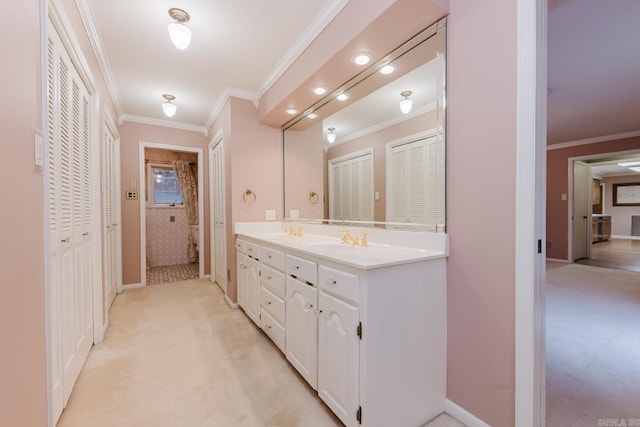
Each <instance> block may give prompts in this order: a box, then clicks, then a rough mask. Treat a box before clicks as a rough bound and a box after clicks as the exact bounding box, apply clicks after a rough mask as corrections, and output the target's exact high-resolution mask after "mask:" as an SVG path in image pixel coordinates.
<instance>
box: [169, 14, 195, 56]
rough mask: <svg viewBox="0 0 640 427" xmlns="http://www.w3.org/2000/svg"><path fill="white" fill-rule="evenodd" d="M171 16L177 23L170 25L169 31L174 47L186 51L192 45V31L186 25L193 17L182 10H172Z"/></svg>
mask: <svg viewBox="0 0 640 427" xmlns="http://www.w3.org/2000/svg"><path fill="white" fill-rule="evenodd" d="M169 16H171V18H172V19H173V20H174V21H175V22H172V23H171V24H169V26H168V27H167V30H168V31H169V37H170V38H171V41H172V42H173V44H174V46H175V47H177V48H178V49H180V50H185V49H186V48H188V47H189V44H190V43H191V30H190V29H189V27H187V26H186V25H184V23H185V22H189V19H191V17H190V16H189V14H188V13H187V12H185V11H184V10H182V9H177V8H175V7H174V8H171V9H169Z"/></svg>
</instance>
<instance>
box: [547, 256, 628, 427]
mask: <svg viewBox="0 0 640 427" xmlns="http://www.w3.org/2000/svg"><path fill="white" fill-rule="evenodd" d="M546 297H547V303H546V322H547V328H546V351H547V427H571V426H576V427H582V426H602V425H625V426H630V425H638V426H640V273H638V272H633V271H623V270H614V269H609V268H599V267H592V266H585V265H579V264H558V263H549V264H548V267H547V286H546ZM623 421H624V424H622V422H623ZM607 422H610V424H606V423H607ZM612 422H618V424H613V423H612Z"/></svg>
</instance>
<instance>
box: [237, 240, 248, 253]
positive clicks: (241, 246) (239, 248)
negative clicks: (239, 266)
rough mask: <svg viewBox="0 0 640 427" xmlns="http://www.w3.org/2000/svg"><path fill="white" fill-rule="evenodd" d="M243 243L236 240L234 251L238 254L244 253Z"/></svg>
mask: <svg viewBox="0 0 640 427" xmlns="http://www.w3.org/2000/svg"><path fill="white" fill-rule="evenodd" d="M245 243H246V242H245V241H244V240H242V239H236V250H237V251H238V252H242V253H244V246H245Z"/></svg>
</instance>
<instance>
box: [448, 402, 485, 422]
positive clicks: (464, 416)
mask: <svg viewBox="0 0 640 427" xmlns="http://www.w3.org/2000/svg"><path fill="white" fill-rule="evenodd" d="M444 411H445V412H446V413H447V414H449V415H451V416H452V417H453V418H455V419H457V420H458V421H460V422H461V423H462V424H464V425H465V426H467V427H491V426H490V425H489V424H487V423H485V422H484V421H482V420H481V419H480V418H478V417H476V416H475V415H473V414H472V413H471V412H469V411H467V410H466V409H464V408H462V407H461V406H458V405H456V404H455V403H453V402H452V401H450V400H449V399H445V401H444Z"/></svg>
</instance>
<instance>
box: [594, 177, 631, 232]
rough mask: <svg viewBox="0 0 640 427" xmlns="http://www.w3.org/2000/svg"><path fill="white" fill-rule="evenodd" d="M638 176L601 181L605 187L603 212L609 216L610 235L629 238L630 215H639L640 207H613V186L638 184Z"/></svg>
mask: <svg viewBox="0 0 640 427" xmlns="http://www.w3.org/2000/svg"><path fill="white" fill-rule="evenodd" d="M639 182H640V175H639V174H635V175H626V176H611V177H606V178H604V179H603V180H602V183H603V184H604V185H605V197H604V212H605V214H606V215H611V234H612V235H613V236H631V215H640V206H613V184H628V183H639Z"/></svg>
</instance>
